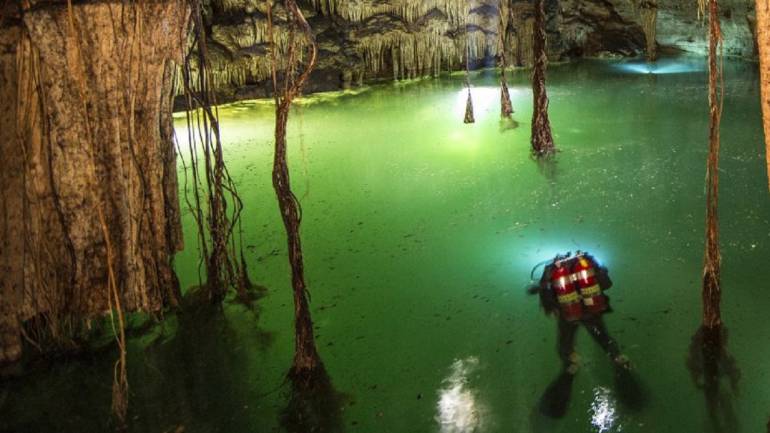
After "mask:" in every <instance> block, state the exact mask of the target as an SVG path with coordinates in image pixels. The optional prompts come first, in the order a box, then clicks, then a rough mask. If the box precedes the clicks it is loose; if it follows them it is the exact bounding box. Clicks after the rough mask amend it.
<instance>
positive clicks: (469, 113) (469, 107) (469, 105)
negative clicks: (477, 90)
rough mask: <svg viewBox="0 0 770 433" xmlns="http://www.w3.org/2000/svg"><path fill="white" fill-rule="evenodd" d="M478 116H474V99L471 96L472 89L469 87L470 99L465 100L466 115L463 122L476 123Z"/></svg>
mask: <svg viewBox="0 0 770 433" xmlns="http://www.w3.org/2000/svg"><path fill="white" fill-rule="evenodd" d="M475 122H476V118H475V117H474V116H473V99H472V98H471V89H470V88H468V99H467V100H466V101H465V117H464V118H463V123H465V124H468V123H475Z"/></svg>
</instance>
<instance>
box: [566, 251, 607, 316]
mask: <svg viewBox="0 0 770 433" xmlns="http://www.w3.org/2000/svg"><path fill="white" fill-rule="evenodd" d="M572 280H573V281H574V282H575V285H576V286H577V289H578V290H579V291H580V297H581V298H582V300H583V306H584V307H585V308H586V310H588V312H590V313H593V314H601V313H603V312H605V311H606V310H607V297H605V296H604V294H603V293H602V289H601V287H600V286H599V283H598V281H596V268H595V267H594V264H593V263H592V261H591V260H590V259H589V258H588V257H586V256H585V255H583V256H578V257H577V260H576V262H575V265H574V267H573V268H572Z"/></svg>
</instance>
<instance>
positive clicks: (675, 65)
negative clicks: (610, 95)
mask: <svg viewBox="0 0 770 433" xmlns="http://www.w3.org/2000/svg"><path fill="white" fill-rule="evenodd" d="M613 67H614V68H615V69H618V70H620V71H621V72H625V73H630V74H652V75H664V74H687V73H693V72H702V71H705V70H706V66H705V63H704V62H703V61H694V60H687V59H684V60H680V59H677V60H673V59H661V60H658V61H657V62H655V63H648V62H643V61H634V62H623V63H618V64H616V65H613Z"/></svg>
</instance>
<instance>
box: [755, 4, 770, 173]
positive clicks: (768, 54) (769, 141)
mask: <svg viewBox="0 0 770 433" xmlns="http://www.w3.org/2000/svg"><path fill="white" fill-rule="evenodd" d="M756 12H757V47H758V48H759V70H760V76H761V88H762V92H761V94H762V119H763V120H764V126H765V160H766V163H767V179H768V188H770V0H756Z"/></svg>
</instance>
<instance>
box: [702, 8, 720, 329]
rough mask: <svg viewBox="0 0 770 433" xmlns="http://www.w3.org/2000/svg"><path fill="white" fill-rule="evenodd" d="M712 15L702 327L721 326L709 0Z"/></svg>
mask: <svg viewBox="0 0 770 433" xmlns="http://www.w3.org/2000/svg"><path fill="white" fill-rule="evenodd" d="M708 14H709V15H708V16H709V59H708V62H709V82H708V84H709V98H708V99H709V153H708V163H707V166H706V253H705V259H704V267H703V326H704V327H705V328H707V329H712V330H713V329H718V328H719V327H720V326H721V324H722V318H721V312H720V301H721V287H720V267H721V256H720V252H719V218H718V208H719V147H720V137H719V130H720V122H721V116H722V101H723V96H724V95H723V90H724V88H723V75H722V64H721V61H720V59H718V56H720V55H721V54H720V53H719V50H720V48H719V45H720V44H721V41H722V32H721V29H720V24H719V5H718V3H717V0H708Z"/></svg>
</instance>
